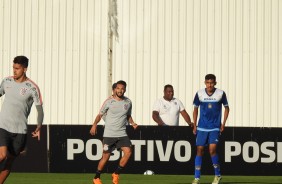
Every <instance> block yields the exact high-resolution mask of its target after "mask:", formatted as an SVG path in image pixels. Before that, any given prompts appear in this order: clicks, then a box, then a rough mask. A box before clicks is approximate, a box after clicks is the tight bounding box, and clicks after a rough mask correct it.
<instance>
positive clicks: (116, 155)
mask: <svg viewBox="0 0 282 184" xmlns="http://www.w3.org/2000/svg"><path fill="white" fill-rule="evenodd" d="M119 157H120V152H119V151H118V150H116V149H115V150H114V151H112V155H111V157H110V159H109V160H110V161H115V160H118V159H119ZM101 158H102V157H101ZM98 160H100V159H98Z"/></svg>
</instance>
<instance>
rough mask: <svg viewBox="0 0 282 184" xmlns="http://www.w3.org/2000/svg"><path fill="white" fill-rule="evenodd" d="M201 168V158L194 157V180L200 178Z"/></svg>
mask: <svg viewBox="0 0 282 184" xmlns="http://www.w3.org/2000/svg"><path fill="white" fill-rule="evenodd" d="M201 166H202V157H201V156H196V158H195V178H200V176H201Z"/></svg>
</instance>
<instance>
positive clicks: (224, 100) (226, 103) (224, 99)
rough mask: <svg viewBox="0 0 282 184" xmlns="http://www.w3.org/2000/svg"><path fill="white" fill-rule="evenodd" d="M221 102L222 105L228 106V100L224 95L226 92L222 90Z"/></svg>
mask: <svg viewBox="0 0 282 184" xmlns="http://www.w3.org/2000/svg"><path fill="white" fill-rule="evenodd" d="M222 104H223V105H224V106H228V101H227V97H226V93H225V92H223V94H222Z"/></svg>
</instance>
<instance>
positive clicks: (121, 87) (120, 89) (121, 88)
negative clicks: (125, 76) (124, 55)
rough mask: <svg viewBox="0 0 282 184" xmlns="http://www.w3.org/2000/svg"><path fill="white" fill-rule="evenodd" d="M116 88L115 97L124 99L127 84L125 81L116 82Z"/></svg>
mask: <svg viewBox="0 0 282 184" xmlns="http://www.w3.org/2000/svg"><path fill="white" fill-rule="evenodd" d="M116 84H117V85H116V88H115V90H114V91H115V95H116V96H117V97H119V98H121V97H123V95H124V93H125V91H126V82H125V81H123V80H119V81H117V82H116Z"/></svg>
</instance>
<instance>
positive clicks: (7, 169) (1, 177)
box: [0, 156, 15, 184]
mask: <svg viewBox="0 0 282 184" xmlns="http://www.w3.org/2000/svg"><path fill="white" fill-rule="evenodd" d="M14 160H15V157H14V156H8V157H7V159H6V160H5V162H4V166H3V169H2V170H1V173H0V184H3V183H4V182H5V180H6V179H7V178H8V176H9V175H10V173H11V168H12V164H13V162H14Z"/></svg>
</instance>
